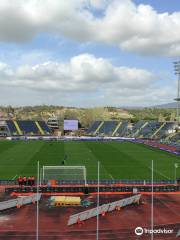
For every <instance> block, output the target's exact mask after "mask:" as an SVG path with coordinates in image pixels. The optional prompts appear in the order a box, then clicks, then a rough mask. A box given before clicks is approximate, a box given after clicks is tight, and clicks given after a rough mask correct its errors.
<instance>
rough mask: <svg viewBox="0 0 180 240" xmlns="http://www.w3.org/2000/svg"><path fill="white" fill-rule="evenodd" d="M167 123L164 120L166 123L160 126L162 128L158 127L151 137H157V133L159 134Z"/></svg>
mask: <svg viewBox="0 0 180 240" xmlns="http://www.w3.org/2000/svg"><path fill="white" fill-rule="evenodd" d="M165 125H166V122H164V123H163V124H162V125H161V126H160V128H158V129H157V130H156V131H155V132H154V133H153V134H152V135H151V138H153V137H155V136H156V134H157V133H158V132H159V131H160V130H161V129H162V128H163V127H164V126H165Z"/></svg>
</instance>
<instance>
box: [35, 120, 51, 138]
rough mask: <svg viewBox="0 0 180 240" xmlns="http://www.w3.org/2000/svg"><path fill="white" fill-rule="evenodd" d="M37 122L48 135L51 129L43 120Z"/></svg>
mask: <svg viewBox="0 0 180 240" xmlns="http://www.w3.org/2000/svg"><path fill="white" fill-rule="evenodd" d="M37 122H38V123H39V125H40V127H41V128H42V130H43V131H44V133H45V134H47V135H48V134H50V133H51V129H50V128H49V127H48V125H47V124H46V123H45V122H44V121H37Z"/></svg>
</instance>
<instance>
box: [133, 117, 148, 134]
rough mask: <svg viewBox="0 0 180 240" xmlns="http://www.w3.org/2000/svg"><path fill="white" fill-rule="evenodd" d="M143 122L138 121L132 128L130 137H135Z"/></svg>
mask: <svg viewBox="0 0 180 240" xmlns="http://www.w3.org/2000/svg"><path fill="white" fill-rule="evenodd" d="M145 122H146V121H145V120H140V121H138V122H137V123H136V124H135V125H134V127H133V128H132V130H131V134H130V137H136V135H137V134H138V133H139V130H140V129H141V127H142V126H143V125H144V124H145Z"/></svg>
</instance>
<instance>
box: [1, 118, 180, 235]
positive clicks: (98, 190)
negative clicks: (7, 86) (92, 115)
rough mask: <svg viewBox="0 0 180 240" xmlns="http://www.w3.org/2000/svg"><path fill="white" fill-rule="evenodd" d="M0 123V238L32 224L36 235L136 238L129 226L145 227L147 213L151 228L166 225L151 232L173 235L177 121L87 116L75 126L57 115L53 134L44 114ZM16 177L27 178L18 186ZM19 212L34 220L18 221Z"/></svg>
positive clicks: (179, 146)
mask: <svg viewBox="0 0 180 240" xmlns="http://www.w3.org/2000/svg"><path fill="white" fill-rule="evenodd" d="M52 122H53V124H52ZM0 125H1V133H0V134H1V141H0V159H1V168H0V175H1V181H0V189H1V203H0V209H1V218H2V222H1V227H0V236H1V238H3V239H14V238H16V239H24V237H25V236H26V237H27V236H28V237H29V239H33V238H34V237H35V236H37V235H36V234H37V231H38V236H40V238H41V239H84V238H85V237H86V238H87V239H95V238H96V237H97V234H98V237H99V238H100V239H137V234H135V232H134V231H135V230H134V229H136V228H137V227H142V228H143V229H144V230H143V231H148V230H146V229H151V227H152V225H151V224H152V222H151V221H152V220H151V219H152V218H151V217H152V213H153V214H154V217H153V221H154V222H153V229H154V231H158V229H159V228H162V227H163V228H164V229H169V231H171V234H170V233H169V234H166V235H162V234H158V235H156V239H175V238H176V235H177V234H178V230H179V229H178V226H179V215H178V211H179V193H180V181H179V175H180V169H179V161H180V159H179V154H180V142H179V139H180V138H179V134H180V132H179V130H178V125H177V122H158V121H152V120H150V121H146V120H140V121H139V122H137V123H135V124H132V123H130V122H129V121H127V120H123V121H95V122H92V124H91V125H90V126H89V128H88V129H81V128H79V126H80V124H79V122H78V120H73V119H69V120H66V119H65V120H64V123H63V129H64V131H63V134H62V133H61V136H57V134H55V132H56V131H57V129H58V127H57V126H55V120H54V121H52V119H51V121H47V122H45V121H43V120H37V121H34V120H2V121H1V122H0ZM56 125H57V124H56ZM152 164H153V165H152ZM19 176H34V177H35V183H34V184H33V185H31V184H30V185H29V184H27V183H25V184H24V185H18V184H19V183H18V177H19ZM152 183H153V184H152ZM37 194H38V195H37ZM152 194H153V212H152V208H151V207H152ZM64 197H65V199H66V198H71V199H69V200H68V199H66V200H65V199H63V200H62V199H59V198H64ZM74 198H79V199H78V200H76V199H74ZM76 201H77V202H76ZM33 203H34V204H33ZM97 208H98V209H99V210H97ZM27 211H28V214H30V215H31V216H32V218H34V222H33V224H31V223H30V222H29V223H28V224H27V226H28V227H24V226H23V228H22V225H23V222H24V221H26V220H25V219H26V217H25V216H26V215H27ZM37 217H38V219H37ZM3 219H5V220H3ZM142 219H143V220H142ZM117 222H121V223H122V224H120V225H119V224H117ZM37 223H38V225H37ZM47 224H48V226H49V228H46V226H47ZM97 224H98V225H97ZM37 226H38V230H37ZM59 226H60V227H59ZM97 229H98V231H97ZM172 231H173V233H172ZM77 234H78V237H77ZM150 235H152V233H151V234H150V233H146V234H143V238H142V236H140V237H139V238H138V239H149V236H150Z"/></svg>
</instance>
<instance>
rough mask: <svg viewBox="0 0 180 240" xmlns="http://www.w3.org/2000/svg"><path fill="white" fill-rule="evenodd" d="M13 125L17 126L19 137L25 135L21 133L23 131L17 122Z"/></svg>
mask: <svg viewBox="0 0 180 240" xmlns="http://www.w3.org/2000/svg"><path fill="white" fill-rule="evenodd" d="M13 123H14V125H15V127H16V129H17V132H18V133H19V135H23V133H22V131H21V129H20V127H19V125H18V123H17V121H13Z"/></svg>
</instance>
